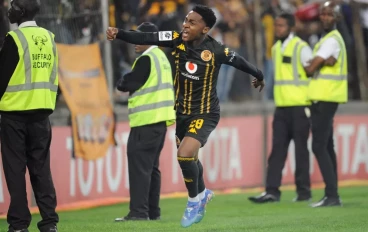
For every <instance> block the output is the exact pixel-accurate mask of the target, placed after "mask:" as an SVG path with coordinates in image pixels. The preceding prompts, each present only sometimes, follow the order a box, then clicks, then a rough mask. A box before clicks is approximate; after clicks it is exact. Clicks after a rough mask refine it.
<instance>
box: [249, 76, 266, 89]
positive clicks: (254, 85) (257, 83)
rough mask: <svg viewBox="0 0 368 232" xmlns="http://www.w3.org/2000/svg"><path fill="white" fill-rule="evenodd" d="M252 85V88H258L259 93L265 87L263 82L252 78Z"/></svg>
mask: <svg viewBox="0 0 368 232" xmlns="http://www.w3.org/2000/svg"><path fill="white" fill-rule="evenodd" d="M252 85H253V87H254V88H258V87H259V92H261V91H262V89H263V88H264V87H265V82H264V80H262V81H259V80H258V79H257V78H254V79H253V80H252Z"/></svg>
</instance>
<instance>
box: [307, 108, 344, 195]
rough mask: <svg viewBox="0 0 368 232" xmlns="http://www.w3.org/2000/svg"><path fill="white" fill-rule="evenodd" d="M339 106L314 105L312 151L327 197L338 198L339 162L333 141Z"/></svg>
mask: <svg viewBox="0 0 368 232" xmlns="http://www.w3.org/2000/svg"><path fill="white" fill-rule="evenodd" d="M337 108H338V104H337V103H333V102H318V103H315V104H313V105H312V107H311V110H312V138H313V140H312V150H313V153H314V155H315V156H316V159H317V162H318V166H319V168H320V170H321V174H322V177H323V180H324V182H325V184H326V188H325V196H327V197H338V193H337V162H336V153H335V150H334V141H333V118H334V116H335V113H336V111H337Z"/></svg>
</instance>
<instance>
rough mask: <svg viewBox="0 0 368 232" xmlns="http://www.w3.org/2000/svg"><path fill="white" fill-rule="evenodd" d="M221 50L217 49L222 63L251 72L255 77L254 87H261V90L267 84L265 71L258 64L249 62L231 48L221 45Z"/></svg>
mask: <svg viewBox="0 0 368 232" xmlns="http://www.w3.org/2000/svg"><path fill="white" fill-rule="evenodd" d="M219 47H220V50H219V51H217V53H216V54H217V56H218V57H219V59H218V60H219V61H220V64H227V65H230V66H233V67H235V68H237V69H239V70H241V71H243V72H246V73H249V74H251V75H252V76H254V77H255V79H253V80H252V85H253V87H254V88H258V87H260V88H259V92H261V91H262V89H263V88H264V86H265V82H264V80H263V73H262V72H261V70H259V69H258V68H257V67H256V66H254V65H253V64H251V63H250V62H248V61H247V60H246V59H245V58H244V57H242V56H240V55H239V54H237V53H236V52H235V51H231V50H230V49H229V48H227V47H225V46H223V45H221V46H219Z"/></svg>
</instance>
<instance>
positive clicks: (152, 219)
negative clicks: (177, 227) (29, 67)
mask: <svg viewBox="0 0 368 232" xmlns="http://www.w3.org/2000/svg"><path fill="white" fill-rule="evenodd" d="M149 219H150V220H151V221H158V220H161V217H160V216H158V217H150V218H149Z"/></svg>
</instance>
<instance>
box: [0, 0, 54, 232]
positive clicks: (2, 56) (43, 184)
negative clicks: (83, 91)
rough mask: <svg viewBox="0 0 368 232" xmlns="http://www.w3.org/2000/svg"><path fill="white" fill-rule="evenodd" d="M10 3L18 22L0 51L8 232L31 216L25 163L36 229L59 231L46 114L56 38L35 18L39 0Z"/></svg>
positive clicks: (24, 231) (20, 230) (22, 230)
mask: <svg viewBox="0 0 368 232" xmlns="http://www.w3.org/2000/svg"><path fill="white" fill-rule="evenodd" d="M10 4H11V7H10V9H9V11H8V18H9V21H10V23H12V24H14V23H16V24H17V25H18V28H17V29H16V30H14V31H11V32H9V33H8V34H7V36H6V38H5V41H4V45H3V48H2V50H1V51H0V71H1V78H0V114H1V123H0V137H1V156H2V164H3V170H4V174H5V180H6V183H7V187H8V190H9V195H10V199H11V200H10V204H9V209H8V213H7V222H8V224H9V230H8V232H15V231H17V232H28V227H29V226H30V223H31V221H32V217H31V213H30V210H29V207H28V202H27V192H26V190H27V188H26V179H25V175H26V170H27V169H28V173H29V176H30V181H31V185H32V189H33V192H34V196H35V200H36V202H37V205H38V208H39V211H40V214H41V217H42V220H41V221H40V222H38V224H37V226H38V229H39V231H40V232H51V231H52V232H57V231H58V230H57V224H58V222H59V216H58V213H57V212H56V206H57V197H56V192H55V188H54V183H53V179H52V175H51V167H50V144H51V141H52V128H51V124H50V119H49V115H50V114H52V112H53V111H54V109H55V102H56V92H57V88H58V75H57V70H58V65H57V64H58V55H57V49H56V44H55V41H54V35H53V34H52V32H50V31H47V30H46V29H44V28H42V27H38V26H37V24H36V22H35V21H34V18H35V16H36V15H37V13H38V12H39V10H40V4H39V3H38V1H37V0H13V1H11V3H10ZM36 57H37V59H35V58H36ZM38 57H40V59H38ZM45 57H47V58H45ZM40 60H42V62H41V61H40ZM4 225H5V224H3V225H2V226H4ZM2 231H3V230H2Z"/></svg>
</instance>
